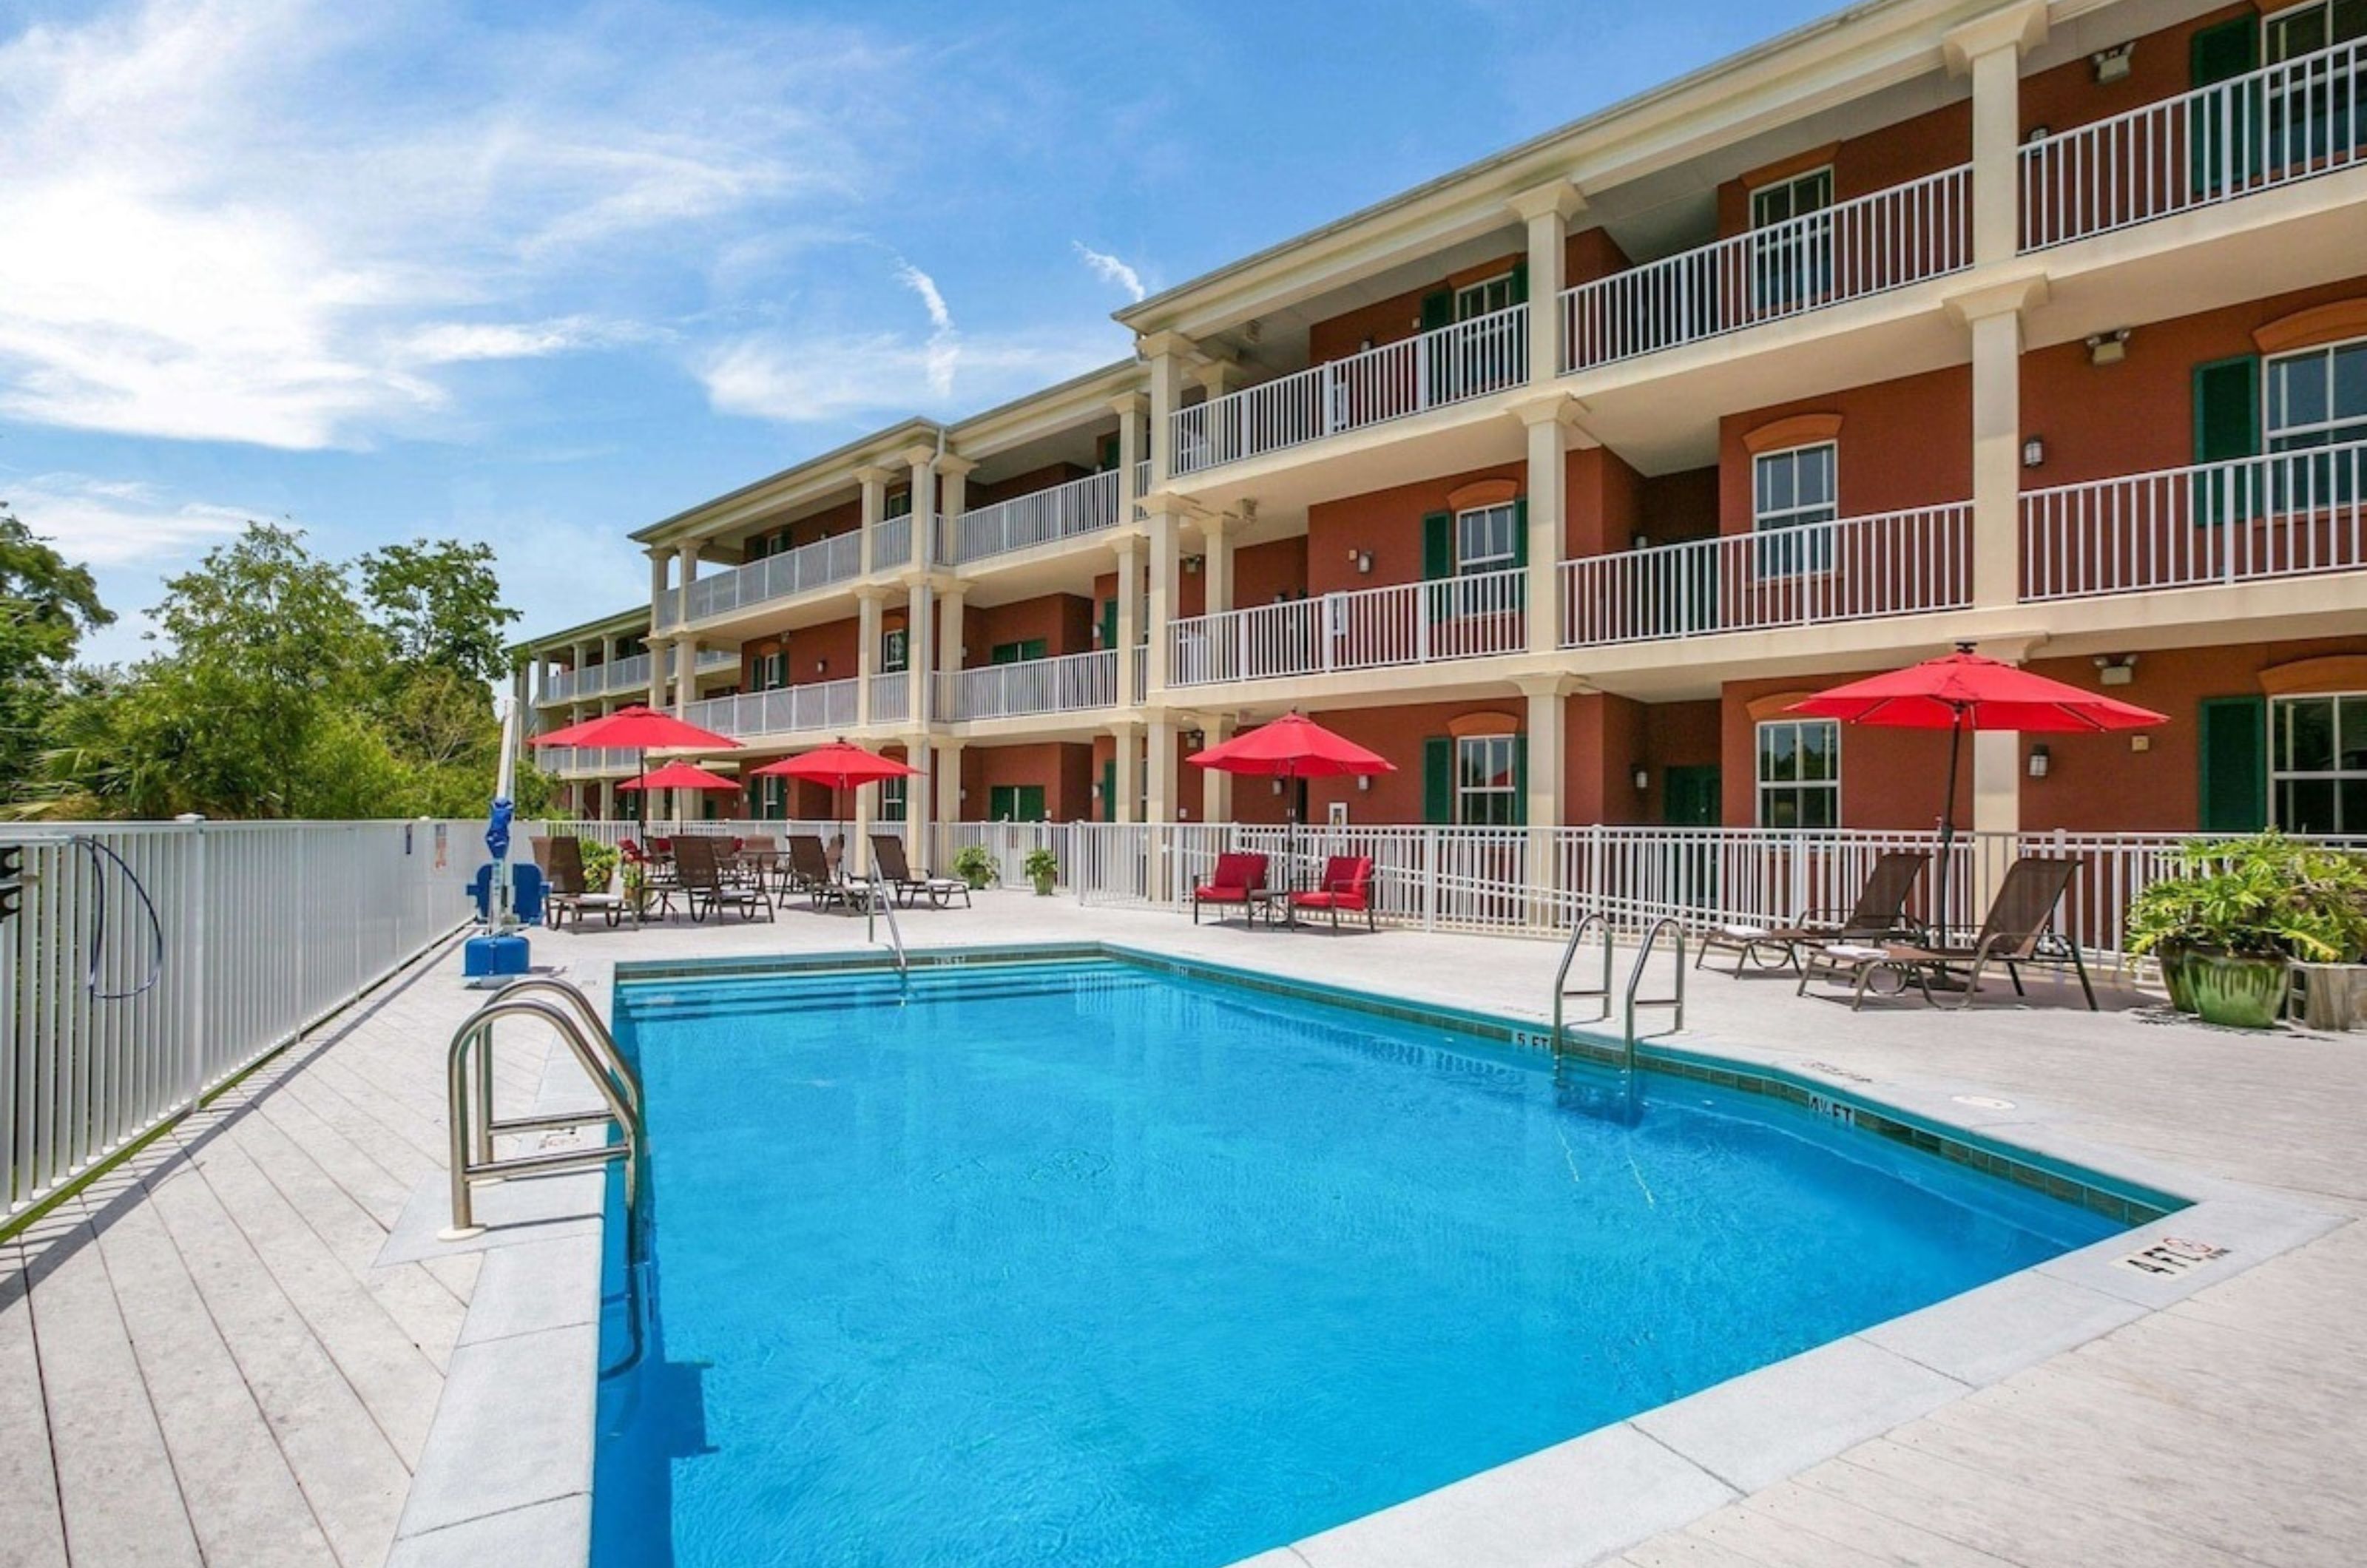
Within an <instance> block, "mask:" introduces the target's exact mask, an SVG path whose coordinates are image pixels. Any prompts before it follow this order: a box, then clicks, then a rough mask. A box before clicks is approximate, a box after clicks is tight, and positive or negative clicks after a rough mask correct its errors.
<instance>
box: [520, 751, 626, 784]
mask: <svg viewBox="0 0 2367 1568" xmlns="http://www.w3.org/2000/svg"><path fill="white" fill-rule="evenodd" d="M532 756H533V761H534V764H535V766H536V767H538V768H539V769H541V770H542V771H543V772H544V773H550V774H553V775H555V776H557V777H560V778H577V777H582V776H583V775H586V774H590V775H594V776H597V775H599V774H603V773H634V772H636V771H638V770H639V768H640V761H641V754H640V752H638V751H636V750H633V749H632V748H631V747H629V746H538V747H536V748H535V749H534V750H533V753H532Z"/></svg>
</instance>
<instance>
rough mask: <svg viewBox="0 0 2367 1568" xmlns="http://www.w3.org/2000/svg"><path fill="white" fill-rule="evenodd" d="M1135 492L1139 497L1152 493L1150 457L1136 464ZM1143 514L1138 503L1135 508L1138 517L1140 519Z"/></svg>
mask: <svg viewBox="0 0 2367 1568" xmlns="http://www.w3.org/2000/svg"><path fill="white" fill-rule="evenodd" d="M1134 493H1135V494H1136V496H1138V497H1140V496H1144V495H1148V494H1150V458H1148V457H1145V458H1143V459H1142V460H1141V461H1139V462H1138V463H1137V464H1135V466H1134ZM1142 514H1143V513H1142V508H1141V506H1140V505H1139V504H1137V505H1136V507H1135V509H1134V515H1135V517H1136V519H1137V520H1138V521H1139V520H1140V519H1141V517H1142Z"/></svg>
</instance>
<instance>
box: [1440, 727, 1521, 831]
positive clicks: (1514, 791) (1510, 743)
mask: <svg viewBox="0 0 2367 1568" xmlns="http://www.w3.org/2000/svg"><path fill="white" fill-rule="evenodd" d="M1520 749H1521V738H1520V737H1519V736H1517V735H1466V736H1463V737H1460V738H1459V739H1456V741H1455V825H1456V826H1457V827H1463V828H1515V827H1518V826H1520V824H1521V821H1522V819H1523V816H1524V813H1523V810H1522V807H1523V801H1522V799H1521V788H1522V784H1521V756H1520Z"/></svg>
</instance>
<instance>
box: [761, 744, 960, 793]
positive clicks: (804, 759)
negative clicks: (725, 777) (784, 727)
mask: <svg viewBox="0 0 2367 1568" xmlns="http://www.w3.org/2000/svg"><path fill="white" fill-rule="evenodd" d="M748 771H749V772H750V773H753V774H758V775H763V776H766V777H778V778H785V779H810V780H811V781H812V782H814V783H815V784H828V785H830V787H831V788H832V789H853V788H855V787H856V786H858V785H861V784H877V783H878V782H879V781H880V780H881V779H901V778H910V777H911V776H912V775H913V774H915V773H919V772H920V771H921V770H920V769H918V768H908V767H906V766H905V765H904V764H903V763H901V762H900V761H896V760H895V759H894V758H893V757H883V756H881V755H879V753H878V752H877V751H866V750H864V749H863V748H862V747H860V746H852V745H849V744H848V743H847V742H845V741H844V740H833V741H832V742H831V743H830V744H829V745H827V746H817V747H815V748H814V749H813V750H810V751H800V752H798V754H797V755H796V756H794V757H784V758H782V759H781V760H780V761H777V762H767V763H765V764H764V766H763V767H761V768H751V769H749V770H748Z"/></svg>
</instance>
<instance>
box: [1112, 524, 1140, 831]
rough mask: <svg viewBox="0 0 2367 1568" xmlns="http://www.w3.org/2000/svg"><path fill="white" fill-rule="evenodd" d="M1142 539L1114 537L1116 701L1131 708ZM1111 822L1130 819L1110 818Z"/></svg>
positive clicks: (1133, 535) (1136, 657) (1135, 535)
mask: <svg viewBox="0 0 2367 1568" xmlns="http://www.w3.org/2000/svg"><path fill="white" fill-rule="evenodd" d="M1142 544H1143V541H1142V536H1141V535H1139V534H1138V533H1135V532H1134V531H1133V530H1131V529H1128V530H1127V531H1126V532H1125V533H1122V534H1120V535H1119V536H1117V588H1116V593H1117V701H1118V705H1119V706H1120V707H1132V706H1133V705H1134V682H1135V674H1134V667H1135V663H1136V661H1137V660H1139V659H1140V658H1141V657H1142V655H1141V654H1140V652H1139V651H1138V645H1139V644H1140V642H1141V641H1142ZM1112 820H1114V821H1125V820H1130V818H1112Z"/></svg>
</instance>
